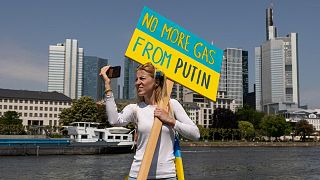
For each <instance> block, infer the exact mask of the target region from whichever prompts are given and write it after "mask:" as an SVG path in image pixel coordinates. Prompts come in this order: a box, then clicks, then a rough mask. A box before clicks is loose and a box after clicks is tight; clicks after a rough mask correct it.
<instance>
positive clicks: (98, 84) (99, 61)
mask: <svg viewBox="0 0 320 180" xmlns="http://www.w3.org/2000/svg"><path fill="white" fill-rule="evenodd" d="M106 65H108V59H103V58H99V57H97V56H84V61H83V87H82V96H90V97H92V98H93V99H94V100H95V101H100V100H102V99H103V98H104V90H105V85H104V80H103V79H102V78H101V76H99V73H100V69H101V68H102V67H103V66H106ZM111 86H112V87H111V88H112V91H113V95H114V97H115V99H119V93H118V90H119V89H118V88H119V87H118V82H117V78H113V79H111Z"/></svg>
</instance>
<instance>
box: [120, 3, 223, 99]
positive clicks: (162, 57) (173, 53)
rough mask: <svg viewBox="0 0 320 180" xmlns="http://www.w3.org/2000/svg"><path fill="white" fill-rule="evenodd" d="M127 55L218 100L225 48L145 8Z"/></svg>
mask: <svg viewBox="0 0 320 180" xmlns="http://www.w3.org/2000/svg"><path fill="white" fill-rule="evenodd" d="M125 56H126V57H128V58H130V59H133V60H135V61H137V62H139V63H141V64H145V63H147V62H152V63H153V64H154V65H155V66H156V67H157V68H159V69H161V70H162V71H163V72H164V73H165V74H166V76H167V77H168V78H170V79H171V80H173V81H175V82H177V83H179V84H181V85H183V86H185V87H187V88H189V89H191V90H193V91H195V92H197V93H199V94H201V95H203V96H205V97H207V98H209V99H211V100H213V101H215V100H216V95H217V89H218V84H219V78H220V69H221V63H222V57H223V51H222V50H221V49H218V48H216V47H214V46H213V45H212V44H209V43H207V42H205V41H204V40H202V39H200V38H198V37H197V36H195V35H193V34H192V33H190V32H188V31H187V30H185V29H183V28H182V27H180V26H179V25H177V24H175V23H173V22H171V21H169V20H168V19H166V18H164V17H163V16H161V15H159V14H158V13H156V12H154V11H152V10H151V9H149V8H147V7H144V8H143V11H142V13H141V16H140V19H139V22H138V25H137V27H136V29H135V30H134V33H133V35H132V38H131V40H130V43H129V46H128V48H127V51H126V53H125Z"/></svg>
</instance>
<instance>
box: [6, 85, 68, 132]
mask: <svg viewBox="0 0 320 180" xmlns="http://www.w3.org/2000/svg"><path fill="white" fill-rule="evenodd" d="M70 106H71V99H70V98H69V97H67V96H65V95H64V94H62V93H58V92H56V91H54V92H41V91H26V90H12V89H0V116H3V115H4V113H5V112H7V111H16V112H18V114H19V115H20V118H21V119H22V124H23V125H24V126H28V125H29V126H52V127H54V126H58V125H59V114H60V113H61V111H62V110H63V109H65V108H69V107H70Z"/></svg>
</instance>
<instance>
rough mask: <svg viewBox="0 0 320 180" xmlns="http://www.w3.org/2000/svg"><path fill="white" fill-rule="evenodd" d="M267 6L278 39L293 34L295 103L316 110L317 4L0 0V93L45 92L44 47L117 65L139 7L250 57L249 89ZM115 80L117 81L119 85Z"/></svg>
mask: <svg viewBox="0 0 320 180" xmlns="http://www.w3.org/2000/svg"><path fill="white" fill-rule="evenodd" d="M271 3H273V9H274V23H275V25H276V26H277V28H278V36H285V35H287V34H288V33H290V32H297V33H298V36H299V41H298V43H299V70H300V77H299V79H300V99H301V103H302V104H308V105H309V107H312V108H320V83H319V82H318V81H317V79H318V77H320V71H319V70H318V69H319V67H320V55H319V42H320V35H319V32H320V22H319V19H318V18H319V17H320V1H318V0H306V1H302V0H273V1H271V0H242V1H239V0H223V1H222V0H220V1H217V0H199V1H194V0H184V1H182V0H181V1H178V0H177V1H172V0H161V1H141V0H139V1H134V0H130V1H129V0H128V1H124V0H114V1H112V0H110V1H100V0H90V1H84V0H68V1H66V0H55V1H43V0H28V1H17V0H4V1H1V3H0V23H1V26H0V88H8V89H26V90H40V91H46V90H47V74H48V47H49V45H55V44H57V43H62V42H64V41H65V39H66V38H74V39H78V40H79V44H80V47H82V48H84V51H85V55H92V56H99V57H102V58H107V59H110V62H111V64H112V65H123V62H124V58H123V57H124V53H125V50H126V48H127V45H128V43H129V40H130V37H131V35H132V33H133V30H134V28H135V26H136V24H137V22H138V19H139V16H140V13H141V10H142V8H143V6H148V7H149V8H151V9H153V10H154V11H156V12H158V13H159V14H161V15H162V16H164V17H166V18H167V19H170V20H171V21H173V22H175V23H176V24H179V25H180V26H182V27H183V28H185V29H186V30H188V31H190V32H192V33H193V34H195V35H197V36H198V37H200V38H202V39H204V40H206V41H207V42H211V41H213V42H214V44H215V46H217V47H219V48H221V49H224V48H228V47H229V48H232V47H234V48H242V49H244V50H247V51H249V82H250V90H251V91H252V89H253V83H254V47H256V46H259V45H260V44H261V43H262V42H263V41H265V38H266V37H265V9H266V8H267V7H269V6H270V4H271ZM121 82H122V80H121Z"/></svg>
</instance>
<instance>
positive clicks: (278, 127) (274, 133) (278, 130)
mask: <svg viewBox="0 0 320 180" xmlns="http://www.w3.org/2000/svg"><path fill="white" fill-rule="evenodd" d="M260 127H261V129H262V130H263V131H264V132H265V134H266V135H267V136H268V137H269V139H270V137H275V138H276V140H277V139H278V137H280V136H283V135H285V133H286V132H287V131H288V130H287V129H288V128H290V125H289V124H288V123H287V122H286V120H285V118H284V117H282V116H275V115H266V116H264V117H263V118H262V121H261V124H260Z"/></svg>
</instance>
